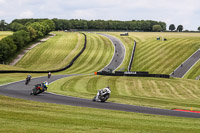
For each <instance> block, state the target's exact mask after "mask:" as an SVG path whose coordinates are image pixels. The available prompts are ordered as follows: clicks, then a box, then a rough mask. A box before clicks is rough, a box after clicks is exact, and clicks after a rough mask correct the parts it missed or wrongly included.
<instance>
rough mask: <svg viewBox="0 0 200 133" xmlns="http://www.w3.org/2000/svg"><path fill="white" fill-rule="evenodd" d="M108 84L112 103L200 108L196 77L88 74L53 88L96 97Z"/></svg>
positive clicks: (57, 90) (64, 80) (199, 84)
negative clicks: (192, 78)
mask: <svg viewBox="0 0 200 133" xmlns="http://www.w3.org/2000/svg"><path fill="white" fill-rule="evenodd" d="M106 86H110V87H111V91H112V95H111V98H110V99H109V101H111V102H117V103H124V104H132V105H141V106H148V107H158V108H166V109H174V108H182V109H190V107H193V108H194V109H196V110H200V105H199V103H200V82H199V81H196V80H188V79H161V78H144V77H121V76H117V77H113V76H97V75H93V76H92V75H84V76H74V77H68V78H63V79H60V80H58V81H56V82H54V83H52V84H51V85H50V87H49V91H51V92H55V93H59V94H63V95H70V96H75V97H82V98H87V99H92V98H93V97H94V96H95V95H96V93H97V90H99V89H101V88H104V87H106Z"/></svg>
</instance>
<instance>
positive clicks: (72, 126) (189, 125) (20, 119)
mask: <svg viewBox="0 0 200 133" xmlns="http://www.w3.org/2000/svg"><path fill="white" fill-rule="evenodd" d="M0 99H1V100H0V106H1V108H0V125H1V126H0V132H2V133H4V132H9V133H25V132H29V133H35V132H45V133H52V132H60V133H62V132H63V133H64V132H73V133H76V132H77V133H78V132H79V133H80V132H83V133H84V132H87V133H88V132H97V133H107V132H110V133H116V132H126V133H128V132H130V133H132V132H134V133H146V132H154V133H156V132H158V133H160V132H166V133H167V132H171V133H173V132H174V133H184V132H185V133H188V132H190V133H193V132H194V133H195V132H199V131H200V127H199V124H200V121H199V120H198V119H191V118H181V117H180V118H179V117H168V116H158V115H157V116H156V115H148V114H139V113H129V112H122V111H112V110H102V109H92V108H84V107H73V106H66V105H56V104H48V103H40V102H32V101H26V100H20V99H14V98H8V97H5V96H0Z"/></svg>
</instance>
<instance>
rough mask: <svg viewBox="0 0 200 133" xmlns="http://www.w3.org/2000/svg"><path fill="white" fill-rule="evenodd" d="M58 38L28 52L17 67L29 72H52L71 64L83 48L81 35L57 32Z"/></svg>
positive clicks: (51, 39)
mask: <svg viewBox="0 0 200 133" xmlns="http://www.w3.org/2000/svg"><path fill="white" fill-rule="evenodd" d="M55 33H56V36H55V37H53V38H50V39H49V40H47V41H46V42H44V43H42V44H40V45H38V46H36V47H35V48H33V49H32V50H31V51H30V52H28V53H27V54H26V55H25V56H24V57H23V58H22V59H21V60H20V61H19V62H18V63H17V64H16V66H18V67H22V68H25V69H28V70H52V69H58V68H62V67H64V66H66V65H67V64H69V62H70V61H71V59H72V58H73V57H75V56H76V54H77V53H78V52H79V51H80V50H81V49H82V47H83V43H84V42H83V40H84V36H83V35H81V34H79V33H65V32H55Z"/></svg>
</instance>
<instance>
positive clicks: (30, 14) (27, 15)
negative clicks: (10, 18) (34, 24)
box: [19, 10, 34, 18]
mask: <svg viewBox="0 0 200 133" xmlns="http://www.w3.org/2000/svg"><path fill="white" fill-rule="evenodd" d="M19 16H20V17H21V18H32V17H33V16H34V13H33V12H32V11H29V10H27V11H24V12H22V13H21V14H20V15H19Z"/></svg>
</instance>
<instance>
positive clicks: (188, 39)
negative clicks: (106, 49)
mask: <svg viewBox="0 0 200 133" xmlns="http://www.w3.org/2000/svg"><path fill="white" fill-rule="evenodd" d="M109 34H111V35H114V36H116V37H118V38H120V40H121V41H122V42H123V43H124V44H125V45H126V50H127V53H131V50H132V47H133V41H134V40H136V41H137V47H136V52H135V57H134V61H133V66H132V69H131V70H132V71H148V72H150V73H156V74H157V73H158V74H170V73H172V72H173V70H175V69H176V68H177V67H178V66H179V65H180V64H181V63H182V62H184V61H185V60H186V59H187V58H188V57H190V56H191V55H192V54H193V53H194V52H196V50H198V49H199V48H200V38H199V36H200V34H199V33H161V32H159V33H157V32H155V33H154V32H150V33H149V32H145V33H143V32H130V33H129V36H128V37H124V36H123V37H121V36H119V35H120V33H109ZM157 37H161V38H163V37H164V38H166V39H167V41H161V40H160V41H158V40H156V38H157ZM129 59H130V55H128V54H127V55H126V62H124V64H123V65H122V66H121V68H123V67H124V68H127V66H128V65H127V63H128V62H129ZM198 74H199V75H200V73H198Z"/></svg>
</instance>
